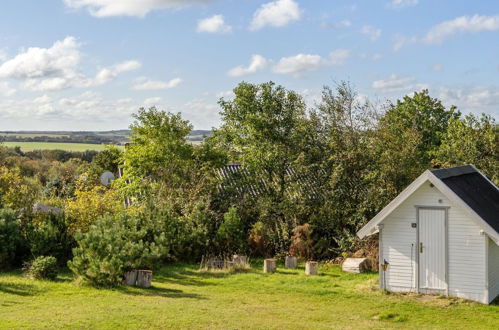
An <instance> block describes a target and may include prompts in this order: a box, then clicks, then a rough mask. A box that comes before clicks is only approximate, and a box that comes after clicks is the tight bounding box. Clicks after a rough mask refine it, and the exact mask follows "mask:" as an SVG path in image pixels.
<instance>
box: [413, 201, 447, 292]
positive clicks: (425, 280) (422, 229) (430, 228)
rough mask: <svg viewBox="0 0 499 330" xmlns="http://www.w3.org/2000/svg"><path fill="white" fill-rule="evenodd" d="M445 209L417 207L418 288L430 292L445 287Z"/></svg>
mask: <svg viewBox="0 0 499 330" xmlns="http://www.w3.org/2000/svg"><path fill="white" fill-rule="evenodd" d="M445 215H446V210H445V209H430V208H428V209H425V208H420V209H419V226H418V227H419V245H418V252H419V263H418V264H419V289H420V291H421V292H426V293H432V292H439V291H441V290H445V289H446V286H447V285H446V280H445V278H446V276H445V272H446V260H445V259H446V251H445V249H446V235H445Z"/></svg>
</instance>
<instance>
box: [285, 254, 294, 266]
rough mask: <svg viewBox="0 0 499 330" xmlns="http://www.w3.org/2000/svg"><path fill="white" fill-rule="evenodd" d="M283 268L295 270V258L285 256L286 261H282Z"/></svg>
mask: <svg viewBox="0 0 499 330" xmlns="http://www.w3.org/2000/svg"><path fill="white" fill-rule="evenodd" d="M284 268H290V269H294V268H296V257H293V256H286V260H285V261H284Z"/></svg>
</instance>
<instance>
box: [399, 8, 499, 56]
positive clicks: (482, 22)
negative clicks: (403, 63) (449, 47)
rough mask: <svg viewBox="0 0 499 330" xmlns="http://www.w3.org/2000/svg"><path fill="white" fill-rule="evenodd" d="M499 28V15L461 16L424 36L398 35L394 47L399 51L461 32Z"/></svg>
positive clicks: (430, 30)
mask: <svg viewBox="0 0 499 330" xmlns="http://www.w3.org/2000/svg"><path fill="white" fill-rule="evenodd" d="M498 30H499V15H496V16H485V15H473V16H461V17H456V18H454V19H451V20H448V21H445V22H442V23H440V24H437V25H435V26H433V27H432V28H430V29H429V30H428V32H427V33H426V34H425V36H424V37H422V38H418V37H416V36H412V37H405V36H402V35H396V36H395V42H394V45H393V49H394V50H395V51H397V50H399V49H400V48H402V47H404V46H407V45H410V44H414V43H419V42H420V43H425V44H440V43H442V42H443V41H444V40H445V39H446V38H448V37H450V36H453V35H456V34H460V33H466V32H468V33H478V32H482V31H498Z"/></svg>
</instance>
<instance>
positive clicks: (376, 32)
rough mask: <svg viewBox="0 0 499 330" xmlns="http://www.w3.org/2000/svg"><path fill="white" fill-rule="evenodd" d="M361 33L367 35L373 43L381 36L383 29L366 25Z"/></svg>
mask: <svg viewBox="0 0 499 330" xmlns="http://www.w3.org/2000/svg"><path fill="white" fill-rule="evenodd" d="M360 33H362V34H365V35H367V36H368V37H369V39H371V41H376V40H378V39H379V37H380V36H381V29H379V28H376V27H374V26H371V25H364V26H363V27H362V29H361V30H360Z"/></svg>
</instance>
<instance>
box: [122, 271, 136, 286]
mask: <svg viewBox="0 0 499 330" xmlns="http://www.w3.org/2000/svg"><path fill="white" fill-rule="evenodd" d="M136 282H137V271H136V270H130V271H128V272H125V279H124V280H123V284H125V285H135V283H136Z"/></svg>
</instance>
